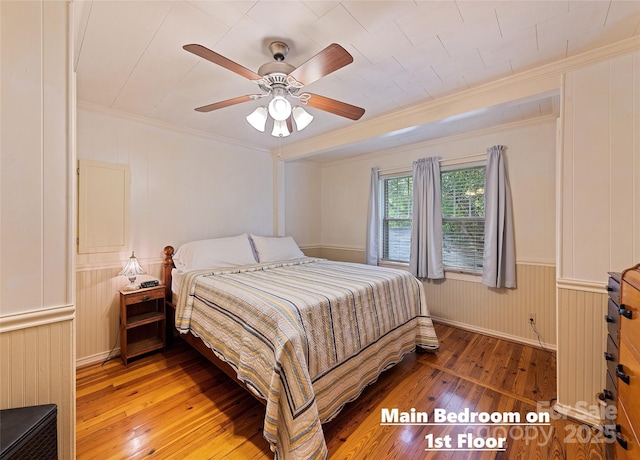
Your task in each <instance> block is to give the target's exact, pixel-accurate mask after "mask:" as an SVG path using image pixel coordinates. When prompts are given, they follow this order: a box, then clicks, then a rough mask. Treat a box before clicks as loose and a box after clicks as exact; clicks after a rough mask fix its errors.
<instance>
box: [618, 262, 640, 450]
mask: <svg viewBox="0 0 640 460" xmlns="http://www.w3.org/2000/svg"><path fill="white" fill-rule="evenodd" d="M619 315H620V316H619V321H620V328H619V334H618V337H619V345H620V348H619V350H618V363H617V365H616V370H615V372H616V380H617V385H616V389H617V401H616V407H617V409H618V410H617V415H616V441H617V443H616V448H615V453H616V458H617V459H622V460H626V459H629V460H632V459H640V264H638V265H636V266H635V267H633V268H630V269H628V270H625V271H624V272H622V276H621V281H620V310H619Z"/></svg>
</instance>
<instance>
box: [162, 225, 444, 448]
mask: <svg viewBox="0 0 640 460" xmlns="http://www.w3.org/2000/svg"><path fill="white" fill-rule="evenodd" d="M165 255H166V259H165V263H164V274H163V276H164V280H163V281H164V283H165V286H166V287H167V296H168V297H167V298H170V299H172V302H171V305H172V307H173V308H174V309H175V316H174V319H175V328H176V329H177V330H178V331H179V332H180V334H181V336H183V337H184V338H185V340H187V342H189V343H190V344H191V345H193V346H194V347H195V348H196V349H198V350H199V351H200V352H202V353H203V354H204V355H205V356H207V357H208V358H209V359H210V360H211V361H212V362H213V363H214V364H216V365H217V366H219V367H220V368H221V369H222V370H223V371H225V372H226V373H227V374H228V375H229V376H231V377H232V378H234V380H236V381H238V382H239V383H240V384H242V385H243V386H245V388H247V389H248V390H249V391H250V392H251V393H252V394H253V395H254V396H256V397H257V398H258V399H259V400H261V401H262V402H263V403H264V404H265V406H266V414H265V420H264V428H263V434H264V437H265V439H266V440H267V441H268V442H269V444H270V446H271V448H272V450H273V451H274V454H275V457H276V458H282V459H290V458H291V459H305V460H306V459H324V458H326V457H327V448H326V444H325V441H324V435H323V432H322V424H323V423H326V422H328V421H330V420H331V419H333V418H334V417H335V416H336V415H337V414H338V413H339V412H340V410H341V409H342V408H343V407H344V405H345V404H346V403H348V402H350V401H353V400H354V399H356V398H357V397H358V396H359V395H360V393H361V392H362V391H363V389H364V388H365V387H366V386H367V385H369V384H370V383H372V382H374V381H375V380H376V379H377V378H378V376H379V375H380V373H381V372H383V371H384V370H386V369H388V368H390V367H392V366H393V365H395V364H397V363H398V362H400V361H401V360H402V358H403V357H404V356H405V355H406V354H407V353H410V352H412V351H414V350H416V348H418V349H422V350H428V351H433V350H436V349H437V348H438V345H439V344H438V339H437V337H436V335H435V331H434V329H433V324H432V322H431V318H430V316H429V312H428V309H427V305H426V300H425V294H424V287H423V285H422V283H421V282H420V281H419V280H417V279H416V278H414V277H413V276H411V275H410V274H409V273H408V272H406V271H404V270H397V269H392V268H383V267H374V266H370V265H363V264H354V263H346V262H335V261H330V260H326V259H320V258H313V257H305V256H304V254H303V253H302V252H301V251H300V249H299V248H298V247H297V245H296V244H295V241H293V239H292V238H290V237H283V238H277V237H263V236H256V235H249V234H243V235H238V236H236V237H229V238H217V239H212V240H201V241H198V242H192V243H188V244H186V245H183V246H181V247H180V248H179V250H178V251H177V252H176V253H175V254H174V250H173V248H172V247H171V246H167V247H166V248H165Z"/></svg>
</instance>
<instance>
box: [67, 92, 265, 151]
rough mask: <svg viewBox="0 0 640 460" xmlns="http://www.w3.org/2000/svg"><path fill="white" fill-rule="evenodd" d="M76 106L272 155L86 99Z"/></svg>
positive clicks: (246, 145)
mask: <svg viewBox="0 0 640 460" xmlns="http://www.w3.org/2000/svg"><path fill="white" fill-rule="evenodd" d="M77 107H78V108H80V109H84V110H89V111H91V112H96V113H102V114H105V115H111V116H113V117H116V118H120V119H124V120H128V121H133V122H137V123H142V124H145V125H148V126H154V127H156V128H160V129H165V130H170V131H174V132H178V133H181V134H187V135H190V136H196V137H201V138H204V139H207V140H210V141H214V142H220V143H223V144H225V145H233V146H236V147H239V148H243V149H247V150H254V151H258V152H261V153H267V154H269V155H272V152H271V150H269V149H268V148H259V147H256V146H255V145H252V144H247V143H244V142H239V141H237V140H235V139H230V138H228V137H224V136H217V135H215V134H211V133H208V132H206V131H201V130H199V129H193V128H186V127H184V126H178V125H174V124H171V123H165V122H163V121H159V120H155V119H153V118H149V117H144V116H141V115H135V114H132V113H129V112H124V111H122V110H117V109H113V108H111V107H105V106H102V105H98V104H93V103H91V102H86V101H80V100H79V101H78V104H77Z"/></svg>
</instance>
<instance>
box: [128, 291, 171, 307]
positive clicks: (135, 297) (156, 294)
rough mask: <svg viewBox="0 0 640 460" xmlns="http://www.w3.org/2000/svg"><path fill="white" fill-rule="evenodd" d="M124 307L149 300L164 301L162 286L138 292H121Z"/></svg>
mask: <svg viewBox="0 0 640 460" xmlns="http://www.w3.org/2000/svg"><path fill="white" fill-rule="evenodd" d="M123 296H124V302H125V305H131V304H135V303H140V302H147V301H149V300H156V299H164V286H156V287H152V288H148V289H140V290H139V291H130V292H123Z"/></svg>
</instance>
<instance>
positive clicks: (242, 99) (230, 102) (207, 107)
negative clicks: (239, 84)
mask: <svg viewBox="0 0 640 460" xmlns="http://www.w3.org/2000/svg"><path fill="white" fill-rule="evenodd" d="M254 99H256V97H255V96H251V95H249V96H239V97H234V98H233V99H227V100H226V101H220V102H215V103H213V104H209V105H203V106H202V107H198V108H197V109H195V110H196V112H211V111H213V110H218V109H222V108H224V107H229V106H230V105H236V104H240V103H242V102H249V101H253V100H254Z"/></svg>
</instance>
